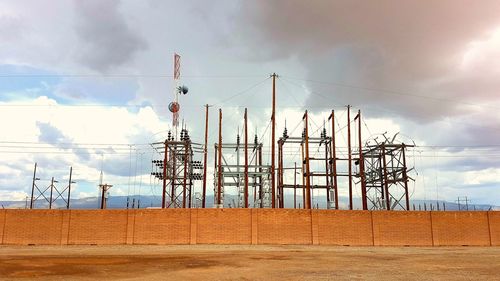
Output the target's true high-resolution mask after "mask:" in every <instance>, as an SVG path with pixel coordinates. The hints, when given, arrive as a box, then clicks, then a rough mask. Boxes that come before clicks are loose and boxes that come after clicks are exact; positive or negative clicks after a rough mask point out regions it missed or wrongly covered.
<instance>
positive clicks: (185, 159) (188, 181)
mask: <svg viewBox="0 0 500 281" xmlns="http://www.w3.org/2000/svg"><path fill="white" fill-rule="evenodd" d="M152 146H153V147H154V148H155V149H156V151H157V152H158V153H160V154H163V156H164V157H163V160H153V166H154V168H155V171H153V172H152V173H151V175H153V176H155V177H156V178H157V179H159V180H161V181H162V183H163V188H162V208H191V207H192V206H193V205H196V204H195V202H193V199H194V200H196V198H195V197H194V195H195V190H194V189H195V182H196V181H201V180H202V179H203V174H202V172H201V171H202V170H203V165H202V163H201V161H199V160H195V158H198V156H200V157H201V154H202V153H203V146H202V145H201V144H198V143H193V142H192V141H191V138H190V136H189V132H188V130H187V129H182V130H181V133H180V139H179V140H175V139H174V137H173V136H172V134H171V132H169V135H168V137H167V139H166V140H165V142H163V143H161V142H160V143H153V144H152Z"/></svg>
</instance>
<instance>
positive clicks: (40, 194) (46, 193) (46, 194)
mask: <svg viewBox="0 0 500 281" xmlns="http://www.w3.org/2000/svg"><path fill="white" fill-rule="evenodd" d="M36 173H37V163H35V168H34V170H33V181H32V184H31V198H30V204H29V208H30V209H34V208H35V207H36V206H35V204H36V202H37V201H40V200H42V199H43V200H42V202H46V204H47V205H48V208H49V209H52V207H53V205H54V203H55V202H56V201H57V200H58V199H61V200H62V201H63V202H64V207H65V208H66V209H69V207H70V200H71V184H73V183H76V182H75V181H73V180H72V175H73V167H70V169H69V181H68V185H67V186H66V187H65V188H64V189H60V188H58V187H57V186H56V185H55V183H59V181H57V180H55V178H54V177H52V178H51V180H50V185H49V186H47V187H45V188H40V187H39V186H38V185H37V182H38V181H40V180H41V179H40V178H38V177H36Z"/></svg>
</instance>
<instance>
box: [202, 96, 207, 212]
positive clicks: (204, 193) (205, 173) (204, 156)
mask: <svg viewBox="0 0 500 281" xmlns="http://www.w3.org/2000/svg"><path fill="white" fill-rule="evenodd" d="M207 158H208V104H206V105H205V149H203V190H202V194H201V207H202V208H205V201H206V200H205V198H206V194H207Z"/></svg>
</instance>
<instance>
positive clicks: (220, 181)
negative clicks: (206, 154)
mask: <svg viewBox="0 0 500 281" xmlns="http://www.w3.org/2000/svg"><path fill="white" fill-rule="evenodd" d="M217 149H218V152H219V153H218V155H217V156H218V158H219V159H218V160H219V161H217V162H218V169H217V176H218V179H217V208H220V207H221V206H220V205H221V202H222V198H221V192H222V109H219V146H218V147H217Z"/></svg>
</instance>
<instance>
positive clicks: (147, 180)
mask: <svg viewBox="0 0 500 281" xmlns="http://www.w3.org/2000/svg"><path fill="white" fill-rule="evenodd" d="M174 53H178V54H180V55H181V83H182V84H185V85H187V86H188V87H189V93H188V94H187V95H185V96H181V97H180V104H181V112H180V118H181V123H182V122H184V124H185V126H186V127H187V128H188V129H189V131H190V134H191V138H192V139H193V140H194V141H196V142H203V134H204V122H203V121H204V105H205V104H208V105H210V107H209V109H210V115H209V116H210V118H209V120H210V122H209V144H210V145H209V147H208V149H209V154H208V155H209V162H208V163H209V165H208V166H209V169H208V172H209V178H208V179H209V180H208V182H209V187H210V188H209V189H212V185H211V184H212V182H213V175H212V173H213V159H212V154H213V144H214V143H215V142H216V141H217V135H216V133H217V126H218V124H217V117H218V116H217V114H218V110H219V108H222V110H223V136H224V137H223V138H224V141H226V140H227V141H228V142H229V141H235V140H236V132H238V131H240V132H241V129H242V124H243V123H242V122H243V111H244V108H245V107H247V108H248V111H249V128H250V130H249V131H250V135H251V136H253V135H254V134H257V135H258V136H259V138H260V137H262V141H263V142H264V145H265V150H266V149H268V147H269V140H270V136H269V130H266V128H267V126H268V124H269V120H270V112H271V89H272V88H271V87H272V84H271V79H270V78H269V76H270V74H272V73H277V74H278V75H279V78H278V79H277V84H276V89H277V135H278V136H280V135H281V133H282V130H283V128H284V126H285V120H286V126H287V128H288V130H289V132H290V131H293V129H294V128H295V129H296V130H295V131H294V133H295V134H300V130H301V126H302V124H301V118H302V115H303V112H304V110H306V109H308V110H309V112H310V115H311V119H312V121H311V122H312V126H313V129H314V132H315V133H318V134H319V131H320V130H321V129H322V127H323V124H324V123H325V120H326V119H327V118H328V115H329V113H330V111H331V110H332V109H335V111H336V112H338V114H337V115H338V116H339V120H338V122H339V126H340V127H342V126H343V125H341V124H346V122H347V120H346V117H345V115H346V114H345V110H346V107H345V106H346V105H351V106H352V107H353V115H354V114H355V111H357V110H358V109H359V110H361V112H362V116H363V127H362V131H361V134H362V138H363V141H367V140H369V139H373V138H375V137H377V136H379V137H380V134H382V133H384V132H387V134H388V135H394V134H396V133H399V134H398V141H401V142H405V143H415V144H416V147H415V148H414V149H410V150H409V152H408V161H409V166H411V167H412V168H413V167H414V169H413V170H412V174H411V176H412V178H413V179H414V180H415V181H412V182H410V189H411V198H412V199H428V200H429V199H430V200H448V201H455V200H456V199H457V197H465V196H467V197H468V199H469V200H472V202H473V203H486V204H496V205H499V204H500V179H499V176H500V161H499V160H500V142H499V141H498V140H499V139H500V125H499V124H500V113H499V111H500V95H499V93H498V90H499V89H500V79H498V77H499V74H500V64H499V61H500V2H498V1H488V0H483V1H480V2H477V1H463V0H458V1H457V0H454V1H451V0H442V1H413V0H406V1H384V0H380V1H370V2H367V1H322V0H314V1H300V0H286V1H285V0H276V1H263V0H254V1H242V0H234V1H229V0H214V1H193V0H191V1H159V0H149V1H133V0H122V1H119V0H106V1H97V0H87V1H76V0H75V1H57V0H51V1H34V0H31V1H30V0H16V1H9V0H0V120H2V121H0V131H2V134H1V136H0V159H1V160H0V201H4V200H24V199H25V198H26V196H29V195H30V192H31V182H32V177H33V167H34V163H35V162H36V163H37V164H38V170H37V177H39V178H40V181H38V182H37V184H38V185H39V186H40V187H46V186H48V184H50V180H51V178H52V177H54V178H55V179H56V180H58V181H59V182H58V183H57V184H58V185H59V186H60V188H64V187H65V186H66V185H67V182H68V175H69V168H70V167H73V180H74V181H75V182H76V183H75V184H73V191H72V196H74V197H79V198H83V197H88V196H96V195H97V194H98V189H97V185H98V184H99V179H100V173H101V171H102V172H103V181H104V182H107V183H110V184H113V188H112V189H111V195H130V194H137V193H140V194H143V195H157V196H159V194H160V191H159V190H160V189H159V186H158V182H157V181H155V179H154V178H152V177H151V176H150V172H151V170H152V167H151V160H153V159H158V158H159V157H158V155H157V154H155V152H154V151H153V150H152V149H151V148H150V146H149V144H150V143H152V142H156V141H161V140H162V139H164V138H165V136H166V134H167V131H168V130H169V129H171V126H172V125H171V123H172V116H171V113H170V112H169V111H168V104H169V103H170V102H171V101H172V99H173V89H174V82H173V79H172V75H173V54H174ZM297 128H298V129H297ZM297 132H298V133H297ZM338 134H339V135H338V137H339V139H340V140H341V142H342V140H343V139H345V135H344V134H345V131H341V132H338ZM342 145H343V144H342V143H341V144H340V146H342ZM265 161H267V162H269V157H267V158H266V159H265ZM290 161H292V162H293V161H294V160H290ZM295 161H296V160H295ZM339 188H340V194H341V196H345V195H346V194H347V189H346V187H345V183H344V182H341V186H339ZM356 190H357V189H356ZM209 192H211V191H209ZM356 192H357V193H355V195H359V191H358V190H357V191H356Z"/></svg>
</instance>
